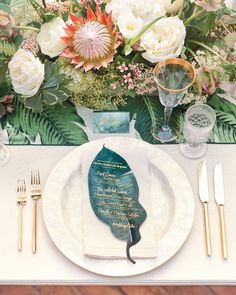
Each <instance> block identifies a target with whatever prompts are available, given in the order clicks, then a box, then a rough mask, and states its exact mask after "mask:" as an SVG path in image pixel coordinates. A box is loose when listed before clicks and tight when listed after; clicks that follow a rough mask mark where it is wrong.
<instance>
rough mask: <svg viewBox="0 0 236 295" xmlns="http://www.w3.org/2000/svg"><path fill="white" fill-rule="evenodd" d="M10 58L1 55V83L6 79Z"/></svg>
mask: <svg viewBox="0 0 236 295" xmlns="http://www.w3.org/2000/svg"><path fill="white" fill-rule="evenodd" d="M7 64H8V58H6V57H4V56H1V55H0V85H1V83H2V82H3V81H4V79H5V76H6V73H7Z"/></svg>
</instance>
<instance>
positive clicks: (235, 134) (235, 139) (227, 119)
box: [214, 110, 236, 143]
mask: <svg viewBox="0 0 236 295" xmlns="http://www.w3.org/2000/svg"><path fill="white" fill-rule="evenodd" d="M214 133H215V135H216V136H217V139H218V140H219V142H225V143H236V116H235V115H234V114H232V113H226V112H222V111H218V110H216V124H215V127H214Z"/></svg>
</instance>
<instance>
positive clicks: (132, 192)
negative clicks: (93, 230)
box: [88, 146, 147, 263]
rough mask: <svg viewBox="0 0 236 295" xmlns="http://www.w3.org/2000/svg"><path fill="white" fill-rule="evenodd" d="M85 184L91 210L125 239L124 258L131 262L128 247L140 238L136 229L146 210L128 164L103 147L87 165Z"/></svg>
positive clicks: (114, 233)
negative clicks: (139, 199)
mask: <svg viewBox="0 0 236 295" xmlns="http://www.w3.org/2000/svg"><path fill="white" fill-rule="evenodd" d="M88 186H89V197H90V203H91V206H92V209H93V211H94V213H95V214H96V216H97V217H98V218H99V219H100V220H101V221H102V222H104V223H105V224H107V225H109V226H110V230H111V232H112V234H113V235H114V236H115V237H116V238H117V239H119V240H123V241H127V246H126V255H127V258H128V260H129V261H131V262H132V263H135V261H134V260H133V259H132V258H131V256H130V248H131V247H132V246H134V245H136V244H137V243H138V242H139V241H140V240H141V235H140V232H139V228H140V226H141V225H142V223H143V222H144V220H145V219H146V217H147V213H146V211H145V209H144V208H143V207H142V206H141V204H140V203H139V201H138V198H139V187H138V183H137V180H136V178H135V175H134V173H133V172H132V171H131V168H130V166H129V164H128V163H127V162H126V160H125V159H124V158H122V157H121V156H120V155H119V154H117V153H116V152H114V151H112V150H110V149H108V148H106V147H105V146H103V148H102V149H101V151H100V152H99V153H98V154H97V156H96V157H95V159H94V160H93V162H92V164H91V166H90V169H89V174H88Z"/></svg>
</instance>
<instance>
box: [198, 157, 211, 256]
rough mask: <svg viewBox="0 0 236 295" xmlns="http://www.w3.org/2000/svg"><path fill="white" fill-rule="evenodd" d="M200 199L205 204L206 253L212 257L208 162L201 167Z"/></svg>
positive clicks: (203, 162) (204, 162)
mask: <svg viewBox="0 0 236 295" xmlns="http://www.w3.org/2000/svg"><path fill="white" fill-rule="evenodd" d="M198 177H199V183H198V190H199V198H200V200H201V202H202V204H203V212H204V227H205V240H206V253H207V255H208V256H211V255H212V246H211V231H210V220H209V209H208V202H209V189H208V177H207V167H206V161H205V160H204V161H202V162H201V163H200V165H199V176H198Z"/></svg>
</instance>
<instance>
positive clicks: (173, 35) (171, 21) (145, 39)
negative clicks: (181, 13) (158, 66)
mask: <svg viewBox="0 0 236 295" xmlns="http://www.w3.org/2000/svg"><path fill="white" fill-rule="evenodd" d="M185 36H186V29H185V26H184V24H183V21H182V20H180V19H179V18H178V17H177V16H175V17H168V18H162V19H160V20H159V21H157V22H156V23H155V24H154V25H153V26H152V27H151V28H150V29H149V30H148V31H146V32H145V33H144V34H143V36H142V37H141V40H140V41H141V42H140V46H141V47H142V48H143V49H144V50H146V52H144V53H143V54H142V56H143V58H145V59H146V60H148V61H150V62H152V63H156V62H159V61H161V60H164V59H166V58H171V57H177V56H179V55H180V53H181V50H182V47H183V45H184V40H185Z"/></svg>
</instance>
